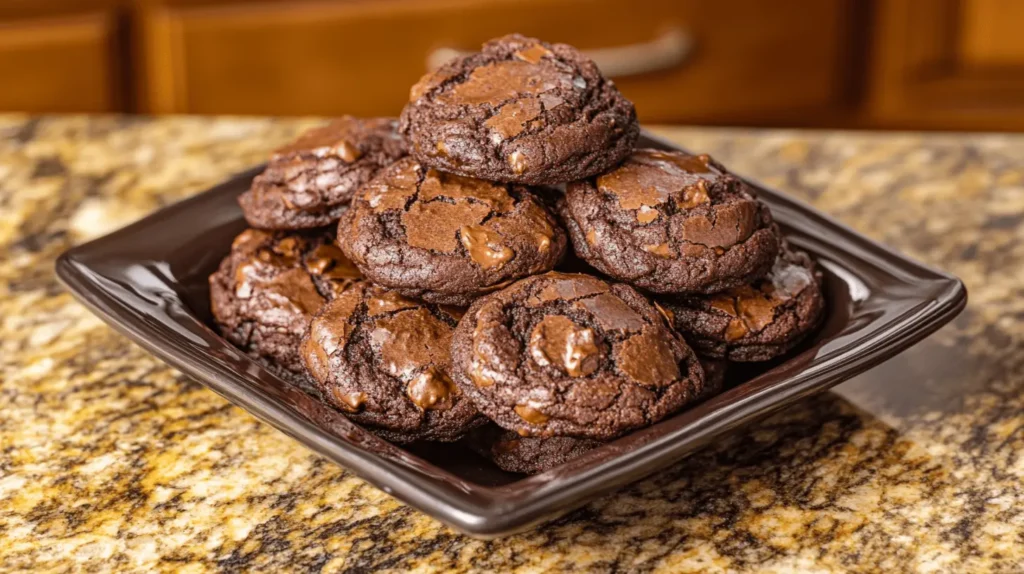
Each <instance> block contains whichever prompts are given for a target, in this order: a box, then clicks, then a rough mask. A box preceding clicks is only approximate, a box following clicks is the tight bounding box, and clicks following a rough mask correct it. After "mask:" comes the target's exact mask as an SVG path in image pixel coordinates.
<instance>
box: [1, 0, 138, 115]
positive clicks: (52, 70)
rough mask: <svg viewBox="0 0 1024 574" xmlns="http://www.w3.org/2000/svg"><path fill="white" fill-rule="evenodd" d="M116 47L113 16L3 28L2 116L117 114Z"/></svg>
mask: <svg viewBox="0 0 1024 574" xmlns="http://www.w3.org/2000/svg"><path fill="white" fill-rule="evenodd" d="M115 44H116V21H115V15H114V14H113V13H108V12H101V13H92V14H83V15H74V16H57V17H42V18H25V19H17V20H12V21H7V22H0V78H2V81H3V89H0V110H5V111H26V112H109V111H115V110H117V109H118V108H119V106H120V104H121V101H122V99H121V90H120V87H119V72H118V66H117V63H116V61H115V56H114V49H115Z"/></svg>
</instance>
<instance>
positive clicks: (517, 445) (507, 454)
mask: <svg viewBox="0 0 1024 574" xmlns="http://www.w3.org/2000/svg"><path fill="white" fill-rule="evenodd" d="M700 364H701V366H703V367H704V377H705V380H704V392H703V393H702V397H701V398H708V397H711V396H713V395H715V394H717V393H718V392H719V391H720V390H721V389H722V385H723V382H724V381H725V369H726V365H727V363H726V362H725V361H718V360H714V359H704V358H701V359H700ZM603 444H605V443H604V441H596V440H590V439H585V438H573V437H569V436H553V437H549V438H540V437H523V436H519V433H516V432H514V431H510V430H505V429H503V428H501V427H499V426H498V425H494V424H490V425H486V426H482V427H480V428H478V429H475V430H473V431H472V432H471V433H470V435H469V446H470V448H472V449H473V450H475V451H476V452H478V453H479V454H480V455H481V456H483V457H485V458H487V459H488V460H490V461H491V462H493V463H494V464H495V465H497V467H498V468H500V469H502V470H504V471H506V472H518V473H522V474H537V473H538V472H544V471H545V470H548V469H551V468H554V467H556V466H560V465H562V464H564V463H566V462H569V461H570V460H572V459H574V458H576V457H578V456H580V455H581V454H583V453H585V452H587V451H590V450H593V449H595V448H597V447H599V446H601V445H603Z"/></svg>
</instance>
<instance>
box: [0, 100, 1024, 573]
mask: <svg viewBox="0 0 1024 574" xmlns="http://www.w3.org/2000/svg"><path fill="white" fill-rule="evenodd" d="M311 124H312V121H311V120H288V121H282V120H265V119H239V118H206V119H202V118H168V119H159V120H151V119H134V118H82V117H55V118H46V119H36V118H24V117H15V116H0V400H2V407H0V409H2V410H0V570H2V571H18V570H32V571H35V572H42V571H66V570H85V571H104V572H106V571H111V570H125V571H145V572H152V571H164V570H180V571H185V572H203V571H213V570H228V571H234V570H243V569H270V568H275V569H283V570H321V569H322V570H324V571H337V570H350V571H366V570H376V569H393V570H396V571H407V570H427V571H429V570H446V571H447V570H455V571H472V570H479V571H516V570H521V571H537V570H548V569H551V570H561V569H566V570H569V569H571V570H576V571H664V572H669V571H671V572H685V571H694V572H697V571H702V572H742V571H758V572H787V571H813V572H832V571H885V572H905V571H916V572H967V571H972V572H975V571H1002V572H1008V571H1022V570H1024V488H1022V484H1024V432H1021V431H1022V429H1024V137H1021V136H1010V135H943V134H927V135H915V134H877V133H823V132H800V131H748V130H742V131H736V130H714V129H667V130H661V132H662V133H663V134H664V135H667V136H668V137H670V138H671V139H673V140H675V141H678V142H680V143H683V144H684V145H686V146H688V147H690V148H691V149H695V150H701V151H706V152H709V153H711V154H712V155H714V156H715V157H716V158H718V159H720V160H722V161H723V162H724V163H726V164H727V165H729V166H731V167H732V168H733V169H734V170H735V171H738V172H740V173H744V174H747V175H750V176H753V177H755V178H758V179H761V180H763V181H765V182H766V183H768V184H771V185H775V186H778V187H780V188H782V189H784V190H787V191H789V192H791V193H792V194H794V195H796V196H799V197H800V198H802V199H805V200H807V201H809V202H811V203H813V204H814V205H816V206H817V207H819V208H821V209H822V210H824V211H826V212H829V213H831V214H833V215H835V216H836V217H838V218H839V219H841V220H842V221H844V222H846V223H847V224H849V225H850V226H852V227H854V228H856V229H857V230H859V231H861V232H864V233H866V234H867V235H869V236H871V237H874V238H876V239H879V240H881V241H883V242H886V243H888V244H890V245H892V246H894V247H896V248H898V249H900V250H903V251H904V252H906V253H908V254H910V255H911V256H913V257H916V258H919V259H921V260H923V261H925V262H928V263H931V264H934V265H936V266H939V267H942V268H944V269H947V270H949V271H951V272H953V273H955V274H957V275H959V276H960V277H961V278H963V279H964V281H965V282H966V283H967V286H968V290H969V292H970V303H969V305H968V307H967V310H966V311H965V312H964V313H963V314H962V315H961V316H960V317H959V318H958V319H957V320H956V321H955V322H953V323H952V324H950V325H949V326H947V327H945V328H944V329H942V330H941V331H939V332H938V333H936V334H935V335H934V336H932V337H930V338H929V339H927V340H926V341H924V342H922V343H921V344H919V345H917V346H916V347H914V348H913V349H911V350H909V351H908V352H906V353H904V354H902V355H900V356H899V357H897V358H895V359H893V360H891V361H889V362H888V363H885V364H883V365H882V366H880V367H878V368H875V369H874V370H872V371H869V372H868V373H866V374H864V375H862V376H860V377H858V378H856V379H854V380H852V381H850V382H848V383H846V384H844V385H842V386H840V387H838V388H837V389H836V390H835V391H834V392H829V393H825V394H823V395H820V396H817V397H814V398H811V399H808V400H805V401H803V402H801V403H799V404H798V405H796V406H794V407H792V408H790V409H788V410H787V411H785V412H783V413H782V414H780V415H778V416H775V417H774V418H771V419H769V420H766V421H764V422H762V423H760V424H757V425H755V426H754V427H751V428H749V429H748V430H746V431H743V432H739V433H737V434H735V435H734V436H732V437H730V438H729V439H727V440H724V441H722V442H721V443H720V444H717V445H715V446H713V447H711V448H708V449H706V450H704V451H702V452H700V453H699V454H697V455H695V456H693V457H691V458H689V459H687V460H685V461H684V462H682V463H680V464H679V465H678V466H676V467H674V468H671V469H669V470H666V471H663V472H661V473H659V474H657V475H654V476H652V477H650V478H648V479H646V480H644V481H641V482H639V483H637V484H634V485H632V486H630V487H628V488H625V489H623V490H622V491H620V492H618V493H616V494H614V495H611V496H608V497H606V498H603V499H601V500H598V501H596V502H594V503H592V504H590V505H588V506H586V507H585V508H583V509H580V510H579V511H576V512H574V513H572V514H570V515H568V516H566V517H564V518H562V519H559V520H557V521H555V522H553V523H550V524H548V525H546V526H543V527H541V528H538V529H536V530H534V531H531V532H529V533H526V534H521V535H517V536H513V537H510V538H506V539H502V540H498V541H491V542H481V541H476V540H473V539H470V538H467V537H464V536H460V535H458V534H456V533H454V532H453V531H451V530H449V529H448V528H446V527H445V526H442V525H441V524H439V523H437V522H435V521H434V520H432V519H431V518H428V517H426V516H424V515H422V514H420V513H418V512H416V511H414V510H412V509H410V508H408V507H405V506H403V505H402V504H400V503H398V502H396V501H395V500H394V499H392V498H390V497H389V496H387V495H386V494H384V493H382V492H380V491H378V490H376V489H375V488H373V487H372V486H369V485H367V484H366V483H364V482H362V481H361V480H359V479H357V478H354V477H353V476H351V475H350V474H348V473H346V472H345V471H344V470H342V469H341V468H338V467H336V466H334V465H332V464H329V463H327V462H325V461H324V460H322V459H320V458H318V457H317V456H315V455H313V454H311V453H310V452H308V451H306V450H305V449H304V448H302V447H300V446H299V445H298V444H297V443H295V442H293V441H292V440H290V439H289V438H287V437H286V436H284V435H282V434H281V433H279V432H277V431H275V430H274V429H272V428H270V427H269V426H266V425H263V424H261V423H259V422H257V421H256V420H254V419H253V418H252V417H250V416H249V415H247V414H246V413H245V412H243V411H241V410H239V409H237V408H235V407H233V406H231V405H230V404H228V403H227V402H225V401H224V400H223V399H221V398H219V397H218V396H216V395H214V394H213V393H211V392H209V391H207V390H205V388H203V387H202V386H200V385H199V384H197V383H196V382H194V381H191V380H189V379H188V378H186V377H185V376H183V375H181V374H179V373H177V372H175V371H174V370H172V369H170V368H168V367H166V366H164V365H163V364H162V363H160V362H159V361H157V360H156V359H154V358H152V357H151V356H149V355H148V354H147V353H145V352H144V351H143V350H142V349H140V348H139V347H136V346H135V345H133V344H130V343H128V341H127V340H126V339H125V338H123V337H121V336H120V335H118V334H117V333H115V332H114V331H112V330H111V329H109V328H108V327H106V326H105V325H104V324H103V323H101V322H100V321H99V320H98V319H96V318H94V317H93V316H92V315H91V314H90V313H89V312H88V311H86V310H85V309H84V308H83V307H82V306H81V305H79V304H77V303H76V302H75V301H74V300H73V299H72V298H71V296H70V295H68V294H67V293H65V292H64V290H63V289H62V288H61V287H60V285H59V284H58V283H57V281H56V279H55V278H54V274H53V261H54V259H55V257H56V256H57V255H58V254H60V253H61V252H62V251H63V250H64V249H66V248H67V247H69V246H71V245H74V244H77V243H80V242H83V241H85V240H87V239H90V238H93V237H96V236H98V235H101V234H103V233H106V232H108V231H110V230H113V229H115V228H117V227H119V226H121V225H124V224H126V223H128V222H130V221H132V220H134V219H136V218H138V217H140V216H142V215H144V214H146V213H148V212H150V211H152V210H154V209H157V208H159V207H161V206H163V205H166V204H168V203H171V202H173V201H176V200H178V199H181V198H183V197H186V196H188V195H190V194H192V193H195V192H198V191H200V190H202V189H204V188H205V187H207V186H209V185H211V184H213V183H215V182H217V181H218V180H220V179H222V178H223V177H225V176H226V175H228V174H230V173H232V172H235V171H239V170H241V169H242V168H244V167H246V166H248V165H251V164H254V163H257V162H259V161H262V160H263V158H264V157H265V155H266V154H267V151H268V150H270V149H271V148H273V147H275V146H276V145H278V144H280V143H282V142H284V141H285V140H287V139H289V138H290V137H292V136H293V135H294V134H295V133H296V132H297V131H298V130H299V129H301V128H303V127H306V126H309V125H311Z"/></svg>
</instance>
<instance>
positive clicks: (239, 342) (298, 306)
mask: <svg viewBox="0 0 1024 574" xmlns="http://www.w3.org/2000/svg"><path fill="white" fill-rule="evenodd" d="M333 239H334V234H333V233H330V232H328V231H325V230H317V231H308V232H291V233H286V232H267V231H260V230H257V229H247V230H246V231H243V232H242V233H241V234H240V235H238V236H237V237H236V238H235V240H234V242H232V244H231V252H230V253H229V254H228V256H227V257H225V258H224V260H223V261H221V264H220V267H219V268H218V269H217V271H216V272H215V273H213V275H210V307H211V310H212V311H213V317H214V321H215V322H216V323H217V326H218V327H219V328H220V331H221V333H222V334H223V335H224V338H226V339H227V340H229V341H231V342H232V343H233V344H234V345H235V346H237V347H239V348H240V349H242V350H243V351H245V352H246V353H248V354H249V355H251V356H253V357H258V358H263V359H264V360H266V361H267V362H269V363H270V364H272V365H273V366H276V367H280V368H282V369H285V370H286V371H288V372H290V373H297V374H300V375H303V376H304V373H305V369H304V367H303V365H302V361H301V359H300V358H299V343H300V342H301V340H302V336H303V334H304V333H305V331H306V328H307V327H308V326H309V321H310V319H311V318H312V317H313V315H314V314H315V313H316V312H317V311H319V310H320V307H322V306H323V305H324V303H326V302H327V301H328V300H330V299H333V298H334V297H335V296H337V295H338V294H339V293H342V292H344V291H345V290H346V289H349V288H350V287H351V286H352V285H353V284H355V283H356V282H359V281H360V275H359V271H358V270H357V269H356V268H355V267H354V266H353V265H352V264H351V263H350V262H349V261H348V259H346V258H345V256H344V255H342V253H341V250H340V249H338V248H337V246H335V245H334V243H333Z"/></svg>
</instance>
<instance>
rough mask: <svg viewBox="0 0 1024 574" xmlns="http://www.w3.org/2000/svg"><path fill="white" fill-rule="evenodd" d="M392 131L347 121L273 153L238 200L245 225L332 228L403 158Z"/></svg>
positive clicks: (391, 126)
mask: <svg viewBox="0 0 1024 574" xmlns="http://www.w3.org/2000/svg"><path fill="white" fill-rule="evenodd" d="M396 127H397V122H396V121H395V120H393V119H387V118H377V119H359V118H353V117H350V116H346V117H343V118H340V119H337V120H334V121H333V122H331V123H329V124H327V125H326V126H323V127H321V128H317V129H314V130H311V131H309V132H306V133H305V134H303V135H302V136H301V137H300V138H299V139H298V140H296V141H295V142H293V143H291V144H289V145H287V146H285V147H283V148H281V149H279V150H277V151H275V152H274V155H273V156H272V157H271V159H270V162H269V163H268V164H267V168H266V169H265V170H264V171H263V173H261V174H260V175H258V176H256V178H255V179H253V181H252V187H251V188H250V189H249V191H247V192H245V193H243V194H242V195H241V196H239V198H238V203H239V205H241V206H242V211H243V212H244V213H245V219H246V221H248V222H249V225H252V226H253V227H258V228H260V229H309V228H313V227H324V226H327V225H330V224H332V223H334V222H335V221H337V220H338V218H339V217H341V214H342V213H343V212H344V211H345V206H346V205H348V203H349V201H350V200H351V199H352V194H353V193H355V191H356V189H358V188H359V186H361V185H362V184H364V183H366V182H367V181H369V179H370V178H371V177H373V174H375V173H377V170H379V169H380V168H381V167H383V166H385V165H388V164H390V163H392V162H394V161H395V160H397V159H399V158H401V157H402V156H404V155H405V142H404V140H403V139H402V137H401V136H399V135H398V133H397V132H396Z"/></svg>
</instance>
